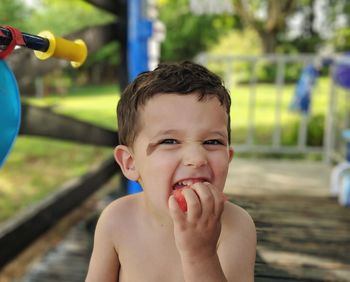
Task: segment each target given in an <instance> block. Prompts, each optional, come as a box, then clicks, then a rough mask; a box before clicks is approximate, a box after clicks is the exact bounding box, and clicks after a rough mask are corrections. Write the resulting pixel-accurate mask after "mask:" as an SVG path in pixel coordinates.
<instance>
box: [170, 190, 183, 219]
mask: <svg viewBox="0 0 350 282" xmlns="http://www.w3.org/2000/svg"><path fill="white" fill-rule="evenodd" d="M168 206H169V211H170V216H171V218H172V219H173V220H174V221H181V220H183V218H184V216H185V215H184V214H185V213H184V212H183V211H182V210H181V209H180V207H179V204H178V203H177V201H176V199H175V196H174V195H171V196H170V197H169V200H168Z"/></svg>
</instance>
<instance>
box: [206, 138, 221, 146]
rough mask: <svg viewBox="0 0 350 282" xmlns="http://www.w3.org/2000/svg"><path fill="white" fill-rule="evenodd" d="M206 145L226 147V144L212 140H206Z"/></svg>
mask: <svg viewBox="0 0 350 282" xmlns="http://www.w3.org/2000/svg"><path fill="white" fill-rule="evenodd" d="M204 144H205V145H224V143H223V142H222V141H220V140H217V139H212V140H206V141H204Z"/></svg>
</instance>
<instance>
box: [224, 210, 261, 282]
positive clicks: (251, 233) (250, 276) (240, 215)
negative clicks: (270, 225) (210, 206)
mask: <svg viewBox="0 0 350 282" xmlns="http://www.w3.org/2000/svg"><path fill="white" fill-rule="evenodd" d="M222 221H223V222H225V224H226V225H227V228H225V231H224V232H223V233H222V234H221V235H222V236H221V237H220V246H219V249H218V254H219V257H220V262H221V266H222V268H223V269H224V271H225V275H226V277H227V280H228V281H247V282H248V281H254V267H255V257H256V229H255V224H254V222H253V220H252V218H251V217H250V215H249V214H248V213H247V212H246V211H245V210H243V209H242V208H240V207H238V206H236V205H233V204H231V203H227V204H226V207H225V213H224V214H223V218H222Z"/></svg>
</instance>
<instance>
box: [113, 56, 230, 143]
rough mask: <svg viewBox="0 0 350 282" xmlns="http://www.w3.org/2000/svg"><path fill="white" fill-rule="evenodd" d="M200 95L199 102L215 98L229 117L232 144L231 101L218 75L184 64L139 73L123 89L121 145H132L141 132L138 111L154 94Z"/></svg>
mask: <svg viewBox="0 0 350 282" xmlns="http://www.w3.org/2000/svg"><path fill="white" fill-rule="evenodd" d="M169 93H176V94H180V95H187V94H193V93H196V94H198V101H202V100H204V99H208V98H210V97H216V98H217V99H218V100H219V101H220V103H221V105H222V106H223V107H224V108H225V110H226V113H227V115H228V125H227V131H228V139H229V140H228V141H229V142H230V141H231V122H230V107H231V98H230V94H229V92H228V90H227V89H226V88H225V86H224V85H223V82H222V80H221V78H220V77H219V76H217V75H216V74H214V73H212V72H211V71H209V70H208V69H206V68H205V67H203V66H201V65H198V64H195V63H192V62H188V61H185V62H183V63H180V64H175V63H174V64H160V65H159V66H158V67H157V68H156V69H155V70H153V71H147V72H143V73H141V74H139V75H138V76H137V78H136V79H135V80H134V81H133V82H131V83H130V84H129V85H128V86H127V87H126V88H125V90H124V92H123V94H122V96H121V98H120V100H119V103H118V107H117V116H118V130H119V144H121V145H126V146H132V145H133V143H134V141H135V138H136V136H137V133H138V132H139V130H140V128H139V127H140V122H139V120H138V118H139V111H138V110H139V108H140V106H144V105H145V104H146V102H147V101H148V100H149V99H150V98H152V97H153V96H155V95H158V94H161V95H164V94H169Z"/></svg>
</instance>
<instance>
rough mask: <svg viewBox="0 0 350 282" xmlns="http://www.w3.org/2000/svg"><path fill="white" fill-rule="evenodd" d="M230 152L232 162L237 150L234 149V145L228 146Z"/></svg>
mask: <svg viewBox="0 0 350 282" xmlns="http://www.w3.org/2000/svg"><path fill="white" fill-rule="evenodd" d="M228 150H229V151H228V153H229V161H230V162H231V161H232V159H233V156H234V155H235V150H234V149H233V147H231V146H230V147H229V148H228Z"/></svg>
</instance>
